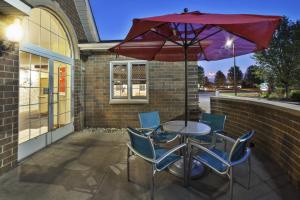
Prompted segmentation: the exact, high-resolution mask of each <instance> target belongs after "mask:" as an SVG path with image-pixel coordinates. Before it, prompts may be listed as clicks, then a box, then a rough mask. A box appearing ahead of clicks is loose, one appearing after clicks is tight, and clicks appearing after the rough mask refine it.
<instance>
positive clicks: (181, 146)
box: [155, 143, 186, 164]
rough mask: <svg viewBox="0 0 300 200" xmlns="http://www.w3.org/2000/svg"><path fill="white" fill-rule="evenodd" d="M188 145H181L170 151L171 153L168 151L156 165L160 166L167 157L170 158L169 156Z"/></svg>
mask: <svg viewBox="0 0 300 200" xmlns="http://www.w3.org/2000/svg"><path fill="white" fill-rule="evenodd" d="M185 146H186V144H185V143H183V144H180V145H178V146H176V147H174V148H172V149H170V150H169V151H167V152H166V153H165V154H164V155H162V156H161V157H160V158H159V159H157V160H155V163H156V164H158V163H160V162H161V161H162V160H164V159H165V158H166V157H168V156H169V155H171V154H172V153H174V152H175V151H178V150H179V149H181V148H183V147H185Z"/></svg>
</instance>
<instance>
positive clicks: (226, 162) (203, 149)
mask: <svg viewBox="0 0 300 200" xmlns="http://www.w3.org/2000/svg"><path fill="white" fill-rule="evenodd" d="M190 145H191V147H192V146H195V147H197V148H198V149H200V150H202V151H204V152H206V153H208V154H210V155H211V156H213V157H215V158H216V159H218V160H219V161H221V162H222V163H224V164H225V165H227V166H228V167H230V166H231V164H230V163H229V162H228V161H226V160H224V159H223V158H221V157H220V156H218V155H217V154H215V153H214V152H212V151H211V150H209V149H208V148H205V147H204V146H201V145H199V144H197V143H194V142H191V143H190Z"/></svg>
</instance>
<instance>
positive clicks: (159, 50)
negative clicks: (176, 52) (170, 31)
mask: <svg viewBox="0 0 300 200" xmlns="http://www.w3.org/2000/svg"><path fill="white" fill-rule="evenodd" d="M166 42H167V40H165V41H164V42H163V44H162V45H161V47H160V48H159V50H158V51H157V52H156V53H154V55H153V56H152V60H154V58H155V57H156V55H157V54H159V52H160V51H161V50H162V48H163V47H164V46H165V44H166Z"/></svg>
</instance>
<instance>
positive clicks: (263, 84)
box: [259, 83, 269, 92]
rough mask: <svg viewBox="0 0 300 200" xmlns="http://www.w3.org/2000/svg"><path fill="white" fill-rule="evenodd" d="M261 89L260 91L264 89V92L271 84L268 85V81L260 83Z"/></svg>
mask: <svg viewBox="0 0 300 200" xmlns="http://www.w3.org/2000/svg"><path fill="white" fill-rule="evenodd" d="M259 89H260V91H262V92H266V91H268V90H269V85H268V83H262V84H260V86H259Z"/></svg>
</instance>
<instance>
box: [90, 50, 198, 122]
mask: <svg viewBox="0 0 300 200" xmlns="http://www.w3.org/2000/svg"><path fill="white" fill-rule="evenodd" d="M122 59H126V60H128V58H124V57H119V58H118V59H117V60H122ZM114 60H116V56H115V55H112V54H108V53H102V54H97V55H92V56H89V58H88V61H87V62H85V69H86V71H85V80H86V83H85V90H86V92H85V93H86V95H85V99H86V100H85V101H86V108H85V109H86V114H85V120H86V121H85V125H86V126H87V127H115V128H119V127H127V126H133V127H138V126H139V123H138V112H141V111H154V110H158V111H159V112H160V116H161V120H162V121H166V120H170V119H172V118H174V117H177V116H179V115H182V114H183V113H184V68H183V63H168V62H156V61H151V62H149V63H148V66H149V104H135V105H129V104H120V105H115V104H113V105H111V104H109V95H110V82H109V81H110V77H109V70H110V65H109V63H110V61H114ZM191 64H192V65H190V67H189V71H188V72H189V74H190V76H189V84H190V90H189V91H190V93H189V102H190V103H189V106H190V109H196V108H197V95H196V93H197V88H196V86H197V73H194V72H195V71H196V70H197V69H196V65H195V63H191Z"/></svg>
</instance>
